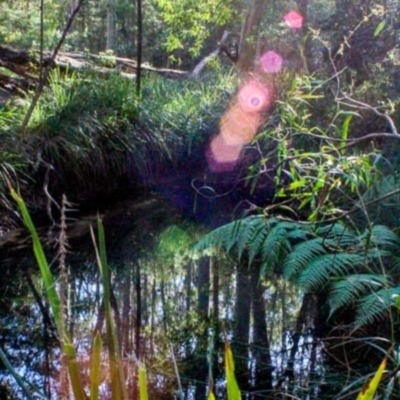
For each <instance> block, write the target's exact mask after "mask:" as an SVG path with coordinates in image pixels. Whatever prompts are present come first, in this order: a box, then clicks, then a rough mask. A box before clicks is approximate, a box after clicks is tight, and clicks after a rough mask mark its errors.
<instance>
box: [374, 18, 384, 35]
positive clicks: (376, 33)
mask: <svg viewBox="0 0 400 400" xmlns="http://www.w3.org/2000/svg"><path fill="white" fill-rule="evenodd" d="M385 25H386V20H383V21H381V22H380V23H379V25H378V26H377V27H376V28H375V30H374V36H375V37H376V36H378V35H379V34H380V33H381V32H382V31H383V28H384V27H385Z"/></svg>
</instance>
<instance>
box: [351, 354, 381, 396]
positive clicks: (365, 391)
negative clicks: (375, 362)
mask: <svg viewBox="0 0 400 400" xmlns="http://www.w3.org/2000/svg"><path fill="white" fill-rule="evenodd" d="M386 365H387V355H386V356H385V358H384V359H383V361H382V362H381V365H380V366H379V368H378V370H377V371H376V373H375V375H374V377H373V378H372V379H371V381H369V382H367V383H366V384H365V385H364V387H363V388H362V390H361V392H360V393H359V394H358V396H357V400H373V398H374V396H375V393H376V391H377V389H378V386H379V383H380V381H381V379H382V375H383V373H384V371H385V368H386Z"/></svg>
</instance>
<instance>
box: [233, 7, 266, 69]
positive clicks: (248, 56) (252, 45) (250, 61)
mask: <svg viewBox="0 0 400 400" xmlns="http://www.w3.org/2000/svg"><path fill="white" fill-rule="evenodd" d="M264 5H265V0H250V2H249V5H248V12H247V15H246V18H245V20H244V23H243V26H242V32H241V35H240V43H239V59H238V62H237V64H236V65H237V67H238V68H239V69H240V70H242V71H248V70H251V69H253V67H254V62H255V56H256V45H257V40H258V35H259V31H260V27H261V21H262V16H263V13H264Z"/></svg>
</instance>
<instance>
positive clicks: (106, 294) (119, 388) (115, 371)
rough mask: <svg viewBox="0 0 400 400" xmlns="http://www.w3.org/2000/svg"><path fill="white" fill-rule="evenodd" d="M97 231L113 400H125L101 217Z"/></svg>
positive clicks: (95, 244) (97, 257) (96, 247)
mask: <svg viewBox="0 0 400 400" xmlns="http://www.w3.org/2000/svg"><path fill="white" fill-rule="evenodd" d="M97 229H98V240H99V245H97V242H96V239H95V236H94V232H93V229H92V228H91V235H92V240H93V244H94V248H95V252H96V259H97V264H98V266H99V270H100V275H101V279H102V284H103V301H104V310H105V319H106V330H107V344H108V355H109V362H110V374H111V391H112V395H113V400H123V399H127V398H128V394H127V390H126V387H125V377H124V372H123V368H121V365H122V362H121V358H120V355H119V348H118V339H117V333H116V329H115V324H114V319H113V316H112V310H111V301H110V277H109V273H108V264H107V255H106V242H105V235H104V228H103V224H102V221H101V219H100V217H98V220H97Z"/></svg>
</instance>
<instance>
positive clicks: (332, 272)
mask: <svg viewBox="0 0 400 400" xmlns="http://www.w3.org/2000/svg"><path fill="white" fill-rule="evenodd" d="M363 263H364V257H362V256H360V255H359V254H352V253H335V254H324V255H322V256H318V257H316V258H314V259H313V260H312V261H311V262H310V263H309V264H308V265H307V266H306V268H305V269H304V270H303V271H302V272H301V273H300V275H299V277H298V279H297V282H298V284H299V285H300V287H301V288H302V289H303V290H304V292H305V293H308V292H313V291H320V290H321V289H323V288H324V287H325V285H326V284H327V283H328V282H329V279H330V278H332V277H334V276H343V275H348V274H350V273H352V272H354V271H356V270H357V268H359V267H360V266H361V265H363Z"/></svg>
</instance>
